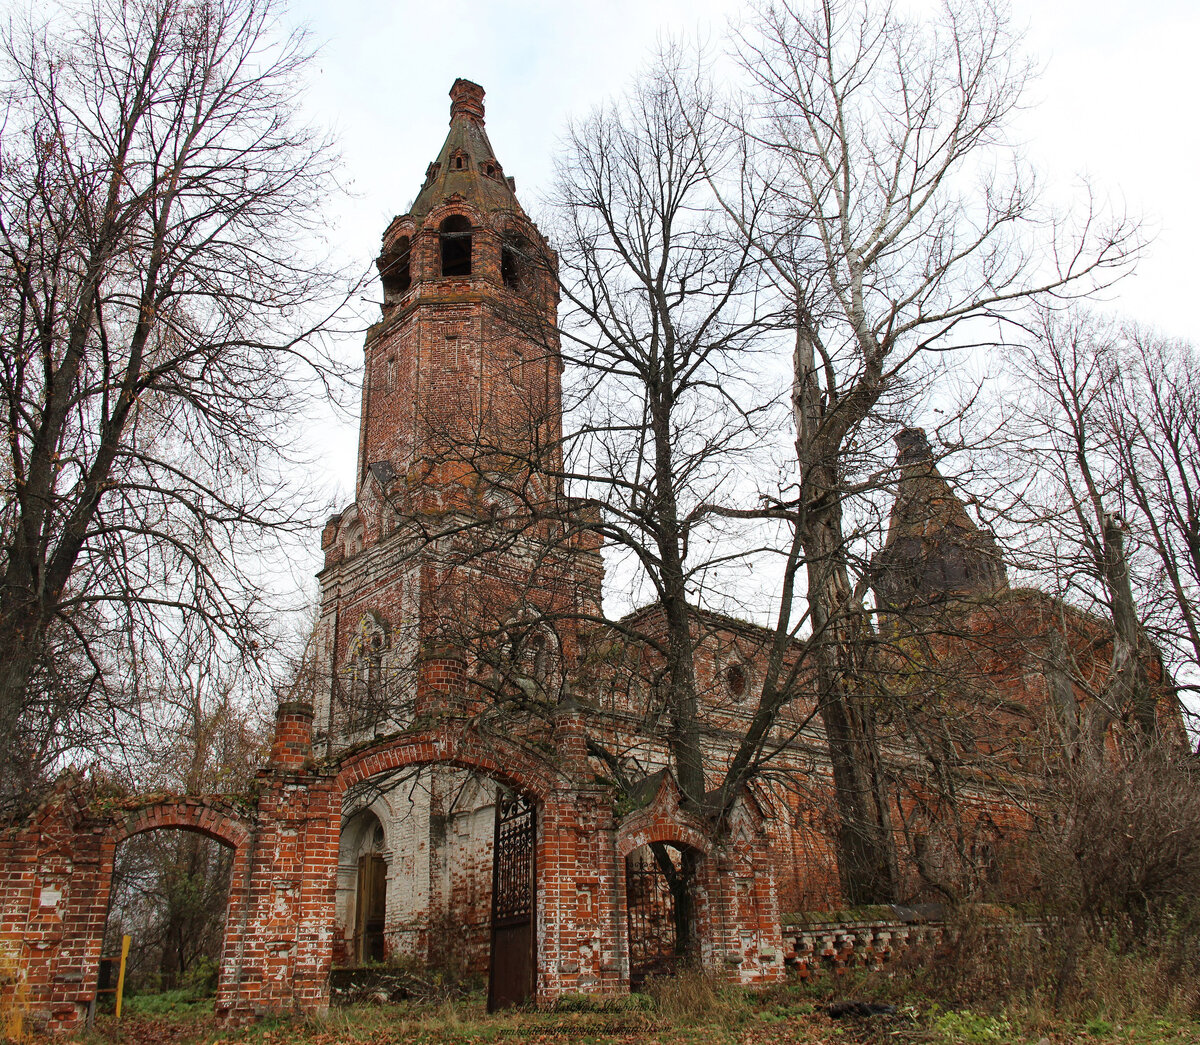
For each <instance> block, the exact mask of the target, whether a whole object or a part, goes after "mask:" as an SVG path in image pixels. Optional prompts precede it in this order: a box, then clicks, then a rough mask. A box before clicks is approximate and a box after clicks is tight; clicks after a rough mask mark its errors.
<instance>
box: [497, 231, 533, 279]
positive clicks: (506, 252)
mask: <svg viewBox="0 0 1200 1045" xmlns="http://www.w3.org/2000/svg"><path fill="white" fill-rule="evenodd" d="M528 264H529V249H528V246H527V245H526V244H525V242H524V241H523V240H521V239H520V238H519V237H517V236H505V237H504V241H503V243H501V245H500V278H501V279H502V280H503V281H504V285H505V286H506V287H508V288H509V289H510V290H520V289H521V287H522V286H523V285H524V282H525V274H526V269H527V267H528Z"/></svg>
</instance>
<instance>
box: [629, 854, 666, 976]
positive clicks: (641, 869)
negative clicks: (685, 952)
mask: <svg viewBox="0 0 1200 1045" xmlns="http://www.w3.org/2000/svg"><path fill="white" fill-rule="evenodd" d="M625 900H626V903H625V906H626V909H627V911H628V912H629V987H630V989H631V990H635V991H636V990H640V989H641V987H642V985H643V984H644V983H645V982H646V977H648V976H669V975H670V974H672V973H673V972H675V969H676V966H677V965H678V961H679V956H678V954H677V946H676V933H675V901H674V899H673V897H672V896H671V887H670V886H669V885H668V884H667V879H666V876H665V875H664V874H663V873H662V871H661V870H660V869H659V867H658V865H657V864H656V863H655V861H654V857H653V855H652V854H651V853H650V851H649V850H648V849H642V850H640V851H638V852H636V853H632V854H630V855H629V856H628V857H626V858H625Z"/></svg>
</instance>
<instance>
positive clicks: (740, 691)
mask: <svg viewBox="0 0 1200 1045" xmlns="http://www.w3.org/2000/svg"><path fill="white" fill-rule="evenodd" d="M749 684H750V680H749V678H748V677H747V675H746V669H745V667H744V666H743V665H742V664H741V663H740V662H739V661H736V660H735V661H734V662H733V663H732V664H730V665H729V666H728V667H726V669H725V691H726V692H727V693H728V694H729V696H730V697H732V698H733V699H734V700H736V701H739V702H740V701H741V700H742V699H744V698H745V696H746V689H747V687H748V686H749Z"/></svg>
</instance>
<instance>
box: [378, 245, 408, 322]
mask: <svg viewBox="0 0 1200 1045" xmlns="http://www.w3.org/2000/svg"><path fill="white" fill-rule="evenodd" d="M411 258H412V245H411V243H410V242H409V239H408V237H407V236H404V237H403V238H401V239H400V240H399V241H398V242H397V243H396V245H395V247H393V248H392V250H391V251H389V252H388V253H387V254H386V255H385V256H384V257H382V258H380V259H379V277H380V279H381V280H382V281H383V304H384V307H385V308H387V307H388V306H389V305H395V304H396V303H397V302H398V301H399V300H400V299H401V298H402V297H404V295H405V294H407V293H408V289H409V287H411V286H412V271H411V268H410V261H411Z"/></svg>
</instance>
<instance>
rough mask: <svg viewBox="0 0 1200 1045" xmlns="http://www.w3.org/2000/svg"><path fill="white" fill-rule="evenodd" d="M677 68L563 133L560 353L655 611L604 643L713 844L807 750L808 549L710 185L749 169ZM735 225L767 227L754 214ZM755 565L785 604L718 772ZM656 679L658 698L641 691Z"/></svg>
mask: <svg viewBox="0 0 1200 1045" xmlns="http://www.w3.org/2000/svg"><path fill="white" fill-rule="evenodd" d="M683 72H684V61H683V56H682V52H681V51H680V50H678V49H670V48H669V49H666V50H665V51H664V52H663V53H662V54H660V56H659V64H658V66H657V68H656V69H655V70H654V71H653V72H652V73H651V74H649V75H648V76H646V77H645V78H643V80H642V81H640V82H639V83H638V85H637V86H636V87H635V88H634V89H633V90H632V91H631V92H630V94H629V95H628V96H627V98H626V100H625V101H624V102H623V103H621V104H618V105H614V106H611V107H609V108H607V109H604V110H602V111H598V112H597V113H595V114H594V115H593V116H592V117H591V118H590V119H589V120H587V121H585V122H583V123H580V124H577V125H575V126H574V127H572V129H571V131H570V133H569V137H568V152H567V156H566V158H565V159H564V161H563V162H562V163H561V165H560V168H559V180H558V188H557V193H556V197H555V200H554V202H555V203H556V205H557V210H558V214H559V216H560V219H561V220H560V222H559V225H558V229H557V244H558V249H559V257H560V259H561V275H560V280H561V285H562V288H563V296H564V300H565V303H566V311H565V314H564V316H563V321H562V323H561V336H562V341H563V355H564V358H565V359H566V360H567V361H568V362H569V363H570V364H573V367H572V368H571V369H569V370H568V377H569V378H571V379H572V381H573V384H572V385H571V386H570V387H569V389H568V393H569V397H570V398H569V402H568V433H567V436H566V447H567V454H566V461H567V464H566V478H567V480H568V482H569V483H571V484H572V489H573V491H574V492H575V493H576V494H577V496H578V503H580V504H581V505H582V506H583V507H584V508H585V510H591V511H593V512H594V513H595V515H594V518H595V520H596V522H595V523H594V528H595V529H596V530H597V531H598V532H599V533H600V534H601V535H602V536H603V537H604V539H605V541H606V544H607V546H608V548H609V549H610V551H611V552H612V553H613V557H614V562H615V563H616V569H617V570H618V571H619V572H620V573H621V574H622V579H623V581H627V582H628V583H630V585H631V586H632V587H633V588H634V590H636V591H644V592H645V593H646V594H647V595H648V599H647V603H648V605H649V606H650V607H653V610H652V611H651V612H648V613H647V612H639V613H635V614H631V615H629V616H627V617H625V618H623V619H621V620H618V621H615V622H609V627H610V628H611V629H612V634H615V635H617V636H619V640H618V641H619V642H621V643H632V647H631V648H630V649H627V650H626V652H627V653H630V652H632V650H633V649H636V651H637V652H636V654H635V655H634V660H635V661H636V663H635V664H633V665H632V666H631V667H630V673H629V679H630V687H629V691H630V693H632V692H633V690H634V689H637V688H639V687H641V700H640V703H642V704H644V705H645V707H644V708H643V710H644V712H645V713H646V715H647V722H648V723H652V727H651V732H652V733H654V732H657V731H658V730H660V729H662V730H665V741H666V748H667V750H668V752H669V756H670V762H671V765H672V768H673V770H674V772H675V775H676V778H677V780H678V783H679V786H680V788H681V790H682V792H683V794H684V795H685V796H686V797H687V798H688V799H689V800H690V801H692V802H693V803H695V806H696V808H698V809H701V810H703V811H704V812H705V813H706V814H707V815H709V816H711V817H712V818H713V822H714V824H715V825H716V829H717V830H719V829H720V824H721V823H722V822H723V819H724V817H725V816H727V815H728V813H729V811H730V810H731V808H732V806H733V804H734V803H735V802H736V801H737V800H738V798H739V797H740V796H741V795H742V794H743V792H744V790H745V788H746V787H747V786H748V785H749V784H750V783H751V782H752V781H753V780H755V779H756V778H757V777H759V776H760V774H761V773H762V771H763V769H764V766H765V765H766V764H768V763H769V762H770V760H771V758H772V757H773V756H774V755H775V754H776V753H777V752H778V750H779V748H780V746H781V745H782V739H781V737H780V735H779V734H778V733H777V727H783V726H786V730H785V731H790V734H791V735H792V736H794V735H795V733H796V732H797V731H798V730H799V729H800V728H801V727H802V725H803V724H804V723H805V722H806V721H807V718H806V715H805V712H803V711H801V712H799V716H800V717H799V720H798V721H796V722H791V721H789V722H787V723H786V724H785V723H783V722H782V721H781V718H780V716H781V713H782V712H783V710H784V709H785V708H787V707H788V706H789V705H793V704H796V703H798V698H799V697H801V696H806V695H807V690H805V688H804V687H803V686H801V685H800V680H801V677H802V675H801V672H802V670H803V660H804V656H803V644H802V643H801V642H800V641H799V640H798V638H797V635H798V631H799V628H800V626H801V624H802V622H803V620H804V614H803V612H802V611H801V610H800V609H799V608H798V607H797V606H796V604H795V602H794V600H793V598H792V593H793V591H794V578H795V575H796V572H797V570H798V569H799V566H800V547H799V544H798V543H797V542H796V541H795V540H794V539H792V538H793V537H794V534H793V533H792V532H789V531H788V530H787V529H786V524H784V525H783V526H782V527H781V526H780V517H781V516H782V514H783V513H781V512H779V511H778V510H776V509H775V508H773V507H772V504H773V503H774V502H776V501H777V497H769V498H768V499H767V500H766V501H764V500H763V499H762V496H761V494H760V491H763V490H766V491H767V492H768V493H770V494H772V495H773V494H774V493H775V489H774V487H773V486H772V485H771V483H772V482H773V481H777V480H775V477H774V475H773V474H772V467H771V466H772V463H773V462H772V461H771V459H770V457H771V455H770V446H771V444H772V442H775V443H779V442H780V440H779V438H778V436H779V434H780V432H781V430H782V429H781V424H780V422H781V420H782V417H781V412H780V411H779V409H778V407H779V399H778V397H777V396H773V395H772V393H771V386H772V383H774V384H775V386H776V388H777V389H778V390H779V391H780V392H782V386H780V385H779V382H778V375H775V376H774V377H773V376H772V374H771V370H770V367H769V365H768V356H767V354H766V352H765V344H764V337H765V335H767V334H769V332H770V331H771V329H772V328H773V327H774V325H775V317H773V316H772V315H771V314H770V311H769V304H767V303H765V302H764V298H763V297H762V295H761V283H760V278H759V270H758V264H757V262H756V260H755V256H754V249H755V241H754V239H753V238H752V237H747V236H745V235H743V234H742V231H741V230H740V229H739V228H738V227H737V226H736V225H735V224H733V223H731V222H730V221H729V218H728V215H727V214H725V213H724V211H723V208H722V207H721V206H720V205H719V201H718V200H717V198H716V197H715V196H714V194H713V191H712V184H711V178H712V176H713V172H714V171H717V170H720V169H722V167H723V165H724V164H725V163H727V162H729V161H730V160H733V161H735V162H736V161H737V159H738V157H739V150H738V148H737V139H736V134H735V132H734V128H733V125H732V124H731V122H730V121H729V120H727V119H722V118H721V117H720V113H719V112H718V109H717V104H716V99H715V96H714V94H713V91H712V89H711V87H709V86H708V85H707V84H706V83H705V81H704V79H703V77H696V78H693V79H691V80H690V81H689V82H688V83H687V85H686V87H685V86H684V82H683ZM741 217H742V219H743V221H744V222H745V224H746V226H748V227H750V228H751V229H753V228H754V220H755V219H754V216H753V215H752V214H748V213H743V214H742V215H741ZM774 463H775V464H776V465H777V464H778V462H777V461H776V462H774ZM781 535H782V538H781ZM781 539H782V546H781V544H780V541H781ZM756 569H757V570H762V571H764V572H767V571H769V572H770V574H771V575H772V577H777V576H779V574H780V573H782V575H783V579H782V583H781V585H780V586H779V587H773V590H771V591H769V592H767V593H758V594H765V595H766V596H767V597H768V598H774V599H778V598H779V594H780V591H782V599H781V601H777V602H776V604H775V606H774V608H773V609H771V608H770V604H769V603H768V609H769V614H770V616H769V617H768V618H767V619H768V620H769V622H770V624H769V626H768V627H766V628H765V629H764V630H762V631H761V632H756V633H755V636H754V639H753V641H752V642H751V644H752V645H753V646H754V647H755V656H756V657H757V658H758V659H759V662H760V663H761V664H762V665H763V670H762V671H761V672H759V673H757V677H756V678H755V679H754V680H753V685H754V687H755V689H754V692H753V693H747V694H746V698H747V699H746V703H745V708H746V710H745V712H744V713H742V714H740V715H739V716H737V717H735V718H734V719H731V720H730V721H724V722H723V727H724V728H725V729H726V730H732V731H733V739H732V742H730V741H729V740H728V739H726V740H725V741H723V744H724V745H725V746H726V748H727V750H726V752H725V753H723V754H722V755H721V756H720V757H716V758H714V755H713V754H712V751H711V748H712V744H713V741H712V738H713V737H714V736H715V735H716V733H717V732H718V731H719V727H718V726H717V725H716V723H715V721H714V704H715V703H718V702H719V699H720V694H714V693H713V692H711V688H712V686H713V683H714V682H717V681H719V680H715V679H705V680H703V681H702V680H701V679H700V677H699V674H698V670H697V659H698V657H699V656H700V653H699V649H698V647H699V645H700V643H701V642H702V640H703V637H704V636H705V635H706V634H707V633H709V632H711V631H712V629H713V628H714V627H715V628H716V629H717V630H720V629H721V628H722V627H727V626H734V627H735V630H736V627H737V626H738V622H731V621H728V620H726V621H724V622H722V621H721V620H720V619H718V618H715V617H714V616H713V613H712V611H713V610H714V609H715V610H726V609H729V608H734V609H736V608H740V607H741V606H743V605H745V600H746V591H745V585H746V578H747V577H748V576H750V575H752V573H753V572H754V571H755V570H756ZM746 641H747V642H750V641H751V640H749V639H747V640H746ZM606 670H608V672H609V675H608V676H606V677H605V680H604V684H605V685H609V686H613V685H615V686H617V687H618V688H619V687H620V680H619V676H620V674H621V672H620V671H619V670H613V667H612V665H611V663H610V664H608V665H607V667H606ZM647 675H650V676H651V679H652V682H651V684H650V685H649V686H648V687H644V686H641V683H640V681H634V680H635V679H636V680H642V679H645V677H646V676H647ZM737 684H738V683H736V681H735V685H737ZM741 684H743V685H748V684H749V680H748V679H744V680H742V682H741ZM738 699H741V696H740V691H739V698H738ZM632 703H635V704H637V703H639V700H638V699H636V698H635V699H634V700H633V701H632ZM718 717H719V716H718ZM604 743H605V741H604V738H600V737H597V738H594V741H593V744H592V750H593V753H594V754H596V755H597V756H598V757H600V758H601V759H602V760H603V761H604V762H606V763H607V764H608V766H609V768H610V769H611V770H612V771H613V772H614V773H615V775H616V777H617V779H618V782H621V781H624V783H625V784H626V785H627V786H634V785H636V783H637V782H638V770H637V769H636V767H633V766H629V767H627V768H626V767H623V766H622V764H621V758H620V754H621V753H620V752H617V751H613V750H606V749H605V747H604ZM626 778H628V779H626ZM658 862H659V864H660V866H664V867H665V864H664V861H663V858H662V856H661V854H660V855H659V856H658ZM670 877H671V876H670V875H668V878H670ZM677 899H681V897H677Z"/></svg>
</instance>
